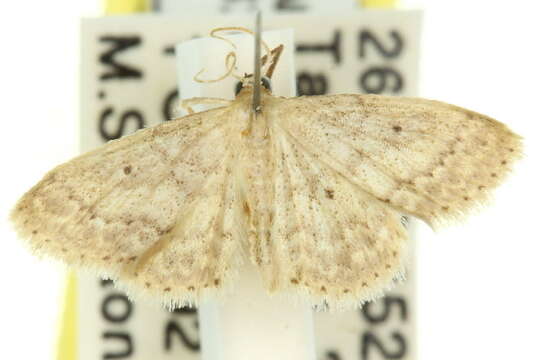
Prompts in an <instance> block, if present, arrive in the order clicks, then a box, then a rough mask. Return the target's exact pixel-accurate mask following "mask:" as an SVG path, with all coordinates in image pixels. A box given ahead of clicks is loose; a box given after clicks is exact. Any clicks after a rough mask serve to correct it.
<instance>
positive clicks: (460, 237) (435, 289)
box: [0, 0, 540, 360]
mask: <svg viewBox="0 0 540 360" xmlns="http://www.w3.org/2000/svg"><path fill="white" fill-rule="evenodd" d="M414 2H415V3H416V4H418V3H420V5H422V6H423V8H424V9H425V14H424V15H425V17H424V29H423V43H422V57H421V58H422V62H421V95H422V96H423V97H427V98H433V99H438V100H443V101H446V102H450V103H455V104H457V105H460V106H464V107H467V108H470V109H474V110H476V111H479V112H483V113H485V114H488V115H490V116H492V117H494V118H496V119H499V120H501V121H503V122H505V123H507V124H508V125H509V126H511V127H512V129H514V131H516V132H517V133H519V134H521V135H523V136H525V139H526V158H525V159H524V160H523V161H522V162H521V163H520V164H519V165H518V166H517V168H516V171H515V175H514V176H513V177H512V178H511V179H510V180H509V181H508V182H507V183H506V184H505V185H504V186H503V187H502V188H501V189H500V190H499V191H498V192H497V194H496V199H495V200H496V201H495V203H494V204H493V205H492V206H491V207H489V208H487V209H486V210H485V211H483V212H482V213H481V214H479V215H475V216H473V217H472V218H471V219H470V221H468V222H467V223H466V224H461V225H459V226H455V227H453V228H450V229H445V230H442V231H439V232H438V233H437V234H433V233H432V232H431V230H429V228H427V227H425V226H422V227H421V231H420V236H419V239H420V240H419V243H418V252H419V260H418V288H419V295H418V298H419V303H418V307H419V353H420V359H421V360H428V359H438V360H446V359H448V360H450V359H452V360H454V359H469V358H470V359H479V358H482V359H484V358H485V359H511V358H512V359H513V358H516V359H519V358H535V357H537V356H538V349H537V343H538V340H537V334H538V326H539V324H538V323H539V322H540V291H539V281H538V275H540V272H539V270H538V269H539V263H540V262H539V260H540V258H539V255H540V231H539V230H538V229H539V227H538V225H537V224H538V223H539V222H540V219H539V218H538V216H537V214H536V212H537V209H538V205H539V203H540V196H539V194H540V191H539V190H538V189H539V187H540V171H539V168H540V125H539V123H540V93H539V89H540V76H539V75H540V71H539V67H540V56H539V50H538V48H539V39H538V36H539V34H540V25H539V22H540V21H539V20H538V16H539V13H538V10H539V9H537V6H536V5H535V3H536V2H535V1H527V0H517V1H516V0H514V1H495V0H492V1H470V0H468V1H467V0H452V1H442V0H430V1H423V2H420V1H414ZM2 5H3V6H2V9H1V14H2V15H1V18H0V49H1V51H2V54H1V56H0V99H1V102H0V121H1V124H2V128H1V129H2V130H1V131H0V133H1V136H2V137H1V141H0V146H1V151H0V154H1V156H2V158H1V160H2V165H3V166H2V172H1V181H2V183H1V184H2V186H1V187H0V192H1V198H0V273H1V277H0V281H1V289H2V291H1V292H0V344H1V346H0V358H1V359H51V358H52V355H51V354H52V352H53V347H54V345H55V338H56V327H57V324H56V322H57V319H58V318H59V309H60V303H61V299H62V297H61V289H62V286H63V269H62V267H61V266H59V265H56V264H51V263H45V262H40V261H37V260H35V259H34V258H33V257H32V256H31V255H30V254H28V253H27V251H26V249H24V248H23V246H22V245H21V243H20V242H19V241H18V240H17V239H16V238H15V236H14V234H13V233H12V232H11V230H10V228H9V225H8V224H7V221H6V219H7V216H8V211H9V209H10V208H11V206H12V205H13V204H14V202H15V201H16V200H17V198H18V197H19V196H21V195H22V194H23V192H24V191H26V190H28V189H29V188H30V187H31V186H32V185H34V184H35V183H36V182H37V181H38V180H39V179H40V178H41V176H42V175H43V174H44V173H45V172H46V171H47V170H49V169H50V168H52V167H53V166H55V165H57V164H58V163H60V162H63V161H65V160H68V159H69V158H71V157H72V156H74V155H75V154H76V153H77V142H76V138H77V117H78V115H77V106H78V105H77V74H78V67H77V66H78V52H79V49H78V44H77V40H78V30H79V28H78V18H79V17H80V16H81V15H98V14H99V11H100V7H99V5H100V4H99V1H90V0H85V1H77V2H75V1H70V0H57V1H55V2H50V5H49V2H43V1H18V2H15V1H12V2H5V3H3V4H2Z"/></svg>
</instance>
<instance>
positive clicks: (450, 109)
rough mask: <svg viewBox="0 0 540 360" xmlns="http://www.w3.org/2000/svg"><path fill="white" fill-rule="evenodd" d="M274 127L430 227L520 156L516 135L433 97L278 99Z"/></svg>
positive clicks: (477, 197) (461, 208)
mask: <svg viewBox="0 0 540 360" xmlns="http://www.w3.org/2000/svg"><path fill="white" fill-rule="evenodd" d="M270 108H271V111H272V113H271V118H272V119H275V126H277V127H279V128H281V129H283V131H285V132H286V133H287V134H289V136H291V137H292V138H294V139H295V140H296V141H297V142H298V143H300V144H302V146H303V147H304V148H305V149H306V150H307V151H309V152H310V153H311V154H313V156H314V157H315V158H316V159H318V160H319V161H321V162H323V163H326V164H327V165H328V166H330V167H331V168H332V169H334V170H335V171H337V172H338V173H340V174H341V175H342V176H343V177H344V178H346V179H347V180H348V181H350V182H352V183H354V184H355V185H357V186H358V187H359V188H361V189H363V190H364V191H366V192H367V193H369V194H372V195H373V196H374V197H375V198H377V199H379V200H380V201H382V202H384V203H387V204H389V205H391V206H392V207H394V208H395V209H398V210H399V211H402V212H404V213H409V214H412V215H415V216H417V217H419V218H421V219H423V220H425V221H426V222H428V223H429V224H431V225H437V224H440V223H445V222H447V221H449V220H452V219H455V218H461V217H462V216H463V215H466V214H467V213H468V212H469V211H470V210H471V209H472V208H474V207H475V206H477V205H479V204H481V203H483V202H484V201H485V200H486V198H487V197H488V196H489V193H490V191H491V190H492V189H493V188H494V187H496V186H497V185H498V184H500V182H501V181H502V179H503V178H504V177H505V176H506V175H507V173H508V172H509V171H510V168H511V165H512V164H513V163H514V161H515V160H516V159H518V158H519V157H520V156H521V138H520V137H519V136H518V135H516V134H514V133H513V132H512V131H510V130H509V129H508V128H507V127H506V126H505V125H504V124H501V123H499V122H497V121H495V120H493V119H491V118H489V117H487V116H484V115H481V114H478V113H475V112H472V111H469V110H466V109H463V108H459V107H457V106H453V105H449V104H445V103H442V102H438V101H430V100H423V99H417V98H404V97H389V96H378V95H333V96H313V97H300V98H290V99H279V100H278V101H276V102H275V103H274V104H273V106H272V107H269V109H270Z"/></svg>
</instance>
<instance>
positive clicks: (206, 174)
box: [12, 108, 239, 305]
mask: <svg viewBox="0 0 540 360" xmlns="http://www.w3.org/2000/svg"><path fill="white" fill-rule="evenodd" d="M227 116H228V115H227V110H226V109H223V108H222V109H216V110H211V111H208V112H204V113H199V114H194V115H191V116H188V117H185V118H181V119H178V120H174V121H169V122H167V123H164V124H161V125H159V126H157V127H153V128H149V129H144V130H140V131H138V132H137V133H135V134H133V135H130V136H126V137H123V138H122V139H119V140H116V141H113V142H110V143H108V144H106V145H105V146H103V147H101V148H99V149H97V150H95V151H92V152H89V153H87V154H85V155H82V156H80V157H78V158H75V159H73V160H72V161H69V162H67V163H65V164H63V165H60V166H58V167H57V168H55V169H53V170H52V171H50V172H49V173H48V174H47V175H46V176H45V177H44V179H43V180H42V181H41V182H39V183H38V184H37V185H36V186H34V187H33V188H32V189H31V190H30V191H29V192H28V193H27V194H25V196H24V197H23V198H22V199H21V200H20V201H19V202H18V204H17V205H16V207H15V209H14V210H13V213H12V221H13V222H14V224H15V228H16V230H17V231H18V233H19V235H20V236H21V237H23V238H26V239H28V240H29V244H30V246H31V248H32V250H33V251H34V252H35V253H36V254H38V255H45V256H52V257H54V258H59V259H62V260H63V261H64V262H66V263H68V264H70V265H75V266H76V267H81V268H90V269H94V270H96V272H97V273H99V274H105V275H107V276H108V277H111V278H113V279H119V280H121V281H120V282H119V284H120V285H121V286H122V287H124V288H127V290H128V292H129V293H131V294H135V295H137V294H140V293H142V294H147V295H150V296H151V295H156V296H158V298H159V299H161V300H162V301H164V302H166V303H172V304H176V305H179V304H184V303H188V302H194V301H196V300H197V294H199V293H200V292H201V291H202V290H203V289H206V290H207V291H212V290H213V289H216V288H219V287H221V285H222V283H223V282H224V281H227V280H228V279H227V277H228V276H229V275H230V272H229V271H228V269H230V268H233V269H234V268H236V266H235V261H236V259H238V257H237V254H238V252H239V249H238V248H237V247H238V244H239V243H238V235H236V234H235V232H236V231H237V229H238V226H237V224H234V217H235V215H234V209H235V206H234V202H235V199H234V189H233V187H234V182H233V179H232V178H231V177H230V169H231V166H232V164H233V162H234V153H233V152H232V151H231V141H228V139H229V136H228V134H227V132H228V131H229V128H228V124H227V122H224V121H223V119H224V118H225V119H226V118H227ZM233 235H234V236H233Z"/></svg>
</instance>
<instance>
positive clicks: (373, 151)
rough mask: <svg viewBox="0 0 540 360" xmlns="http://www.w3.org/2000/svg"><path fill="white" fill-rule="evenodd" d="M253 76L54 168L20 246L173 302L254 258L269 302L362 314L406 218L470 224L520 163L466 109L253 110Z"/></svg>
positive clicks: (419, 102) (344, 106) (217, 286)
mask: <svg viewBox="0 0 540 360" xmlns="http://www.w3.org/2000/svg"><path fill="white" fill-rule="evenodd" d="M272 55H275V54H274V53H272ZM278 56H279V55H278ZM231 59H232V60H234V56H228V60H227V62H228V63H229V62H230V61H229V60H231ZM233 62H234V61H233ZM274 65H275V64H274ZM270 67H271V68H272V70H271V71H273V66H272V65H270ZM230 68H232V67H230ZM271 71H270V69H267V75H270V76H271ZM229 73H230V72H229ZM249 79H250V77H249V76H247V77H245V78H244V82H245V84H244V87H243V88H242V90H241V91H240V92H239V94H238V95H237V96H236V99H235V100H234V101H230V102H226V105H225V106H221V107H219V108H216V109H212V110H208V111H204V112H200V113H196V114H191V115H188V116H184V117H181V118H178V119H175V120H172V121H169V122H166V123H163V124H160V125H158V126H155V127H152V128H148V129H144V130H140V131H138V132H136V133H135V134H133V135H129V136H125V137H123V138H121V139H119V140H115V141H111V142H109V143H107V144H106V145H104V146H102V147H100V148H98V149H96V150H94V151H90V152H88V153H86V154H84V155H81V156H79V157H77V158H75V159H73V160H71V161H69V162H67V163H65V164H62V165H60V166H58V167H56V168H55V169H53V170H51V171H50V172H49V173H47V174H46V175H45V177H44V178H43V179H42V180H41V181H40V182H39V183H38V184H37V185H35V186H34V187H33V188H32V189H31V190H29V191H28V192H27V193H26V194H25V195H24V196H23V197H22V198H21V199H20V200H19V202H18V203H17V204H16V206H15V208H14V210H13V212H12V214H11V220H12V222H13V224H14V225H15V229H16V231H17V233H18V235H19V236H20V237H21V238H23V239H24V240H25V241H26V242H27V243H28V244H29V245H30V247H31V249H32V251H33V252H34V253H35V254H37V255H42V256H43V255H44V256H50V257H53V258H56V259H61V260H62V261H64V262H65V263H67V264H69V265H73V266H75V267H80V268H90V269H94V270H96V271H97V272H99V273H100V274H102V275H106V276H108V277H110V278H113V279H115V280H118V282H119V284H120V285H121V286H123V287H125V288H127V289H128V290H130V293H131V294H133V295H148V296H150V297H154V298H157V299H159V300H161V301H163V302H166V303H169V304H172V305H183V304H186V303H197V302H198V301H199V300H200V299H201V298H202V297H205V296H216V295H219V294H221V293H223V292H224V291H225V290H224V289H227V288H234V279H235V277H236V276H237V274H238V271H239V269H240V268H241V266H242V263H244V262H251V263H253V264H254V265H255V266H256V267H257V268H258V269H259V270H260V274H261V280H262V281H263V282H264V285H265V287H266V288H267V289H268V291H269V292H270V293H276V292H285V293H287V292H288V293H291V294H303V295H305V298H307V299H309V300H310V301H312V302H313V303H321V302H322V301H325V302H326V303H327V304H329V305H330V306H336V307H343V306H351V305H358V304H361V303H362V302H363V301H366V300H368V299H371V298H373V297H374V296H376V295H379V294H380V293H381V291H382V290H383V289H384V288H386V287H387V286H388V285H389V284H391V283H392V280H393V279H396V278H398V277H400V274H401V271H402V269H403V266H404V262H405V259H406V249H407V245H408V241H407V232H406V229H405V228H404V227H403V225H402V224H401V222H400V218H401V216H402V215H403V214H406V215H412V216H414V217H417V218H419V219H421V220H423V221H425V222H426V223H428V224H429V225H431V226H432V227H437V226H439V225H445V224H447V223H451V222H453V221H455V220H460V219H463V218H465V217H466V216H467V215H468V214H469V213H470V212H471V211H472V210H473V209H475V208H477V207H479V206H480V205H482V204H484V203H485V202H486V200H487V199H488V198H489V195H490V193H491V192H492V190H493V189H494V188H495V187H496V186H497V185H499V184H500V183H501V182H502V181H503V179H504V178H505V177H506V175H508V173H509V172H510V169H511V167H512V165H513V163H514V162H515V161H516V160H517V159H518V158H519V157H520V155H521V151H522V144H521V138H520V137H519V136H518V135H516V134H514V133H513V132H512V131H511V130H509V129H508V128H507V127H506V126H505V125H504V124H502V123H500V122H497V121H496V120H494V119H491V118H489V117H487V116H485V115H482V114H478V113H475V112H473V111H469V110H466V109H463V108H460V107H457V106H453V105H449V104H445V103H442V102H439V101H432V100H424V99H419V98H407V97H393V96H392V97H390V96H378V95H358V94H342V95H328V96H302V97H293V98H283V97H276V96H273V95H272V94H271V92H270V91H269V90H267V89H263V90H262V94H261V106H260V109H259V110H258V111H253V109H252V96H253V84H252V83H250V82H249V81H248V80H249Z"/></svg>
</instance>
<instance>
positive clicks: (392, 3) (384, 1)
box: [359, 0, 399, 9]
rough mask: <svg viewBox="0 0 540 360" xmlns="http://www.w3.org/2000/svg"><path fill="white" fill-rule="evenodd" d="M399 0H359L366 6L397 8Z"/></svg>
mask: <svg viewBox="0 0 540 360" xmlns="http://www.w3.org/2000/svg"><path fill="white" fill-rule="evenodd" d="M398 1H399V0H359V2H360V4H361V5H362V6H363V7H365V8H386V9H390V8H395V7H396V6H397V4H398Z"/></svg>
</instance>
